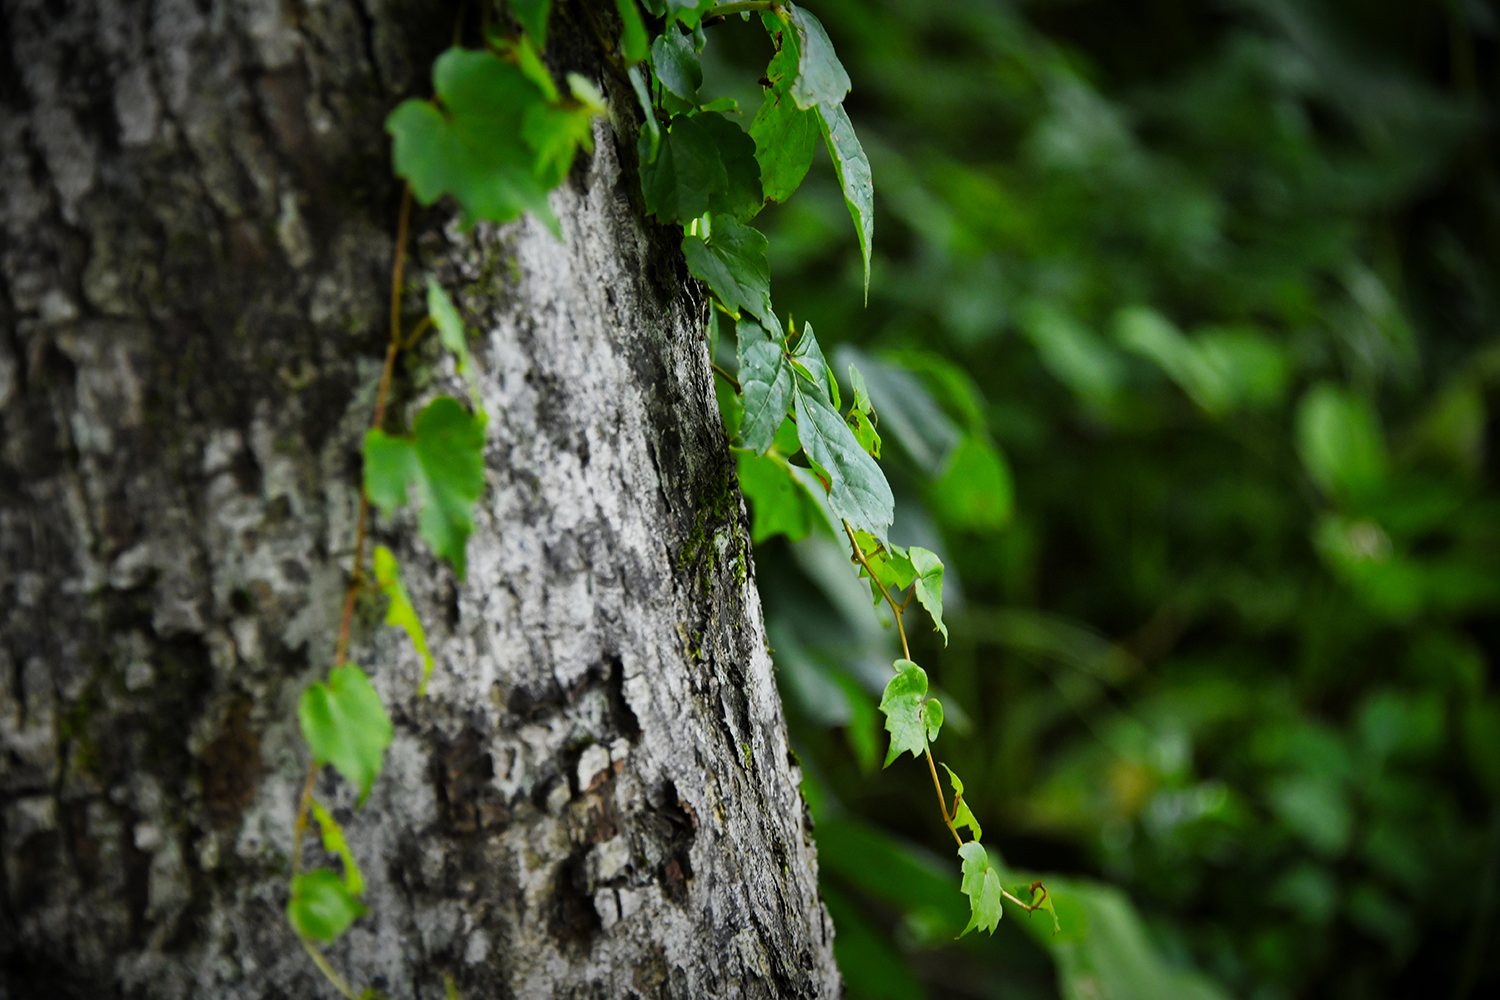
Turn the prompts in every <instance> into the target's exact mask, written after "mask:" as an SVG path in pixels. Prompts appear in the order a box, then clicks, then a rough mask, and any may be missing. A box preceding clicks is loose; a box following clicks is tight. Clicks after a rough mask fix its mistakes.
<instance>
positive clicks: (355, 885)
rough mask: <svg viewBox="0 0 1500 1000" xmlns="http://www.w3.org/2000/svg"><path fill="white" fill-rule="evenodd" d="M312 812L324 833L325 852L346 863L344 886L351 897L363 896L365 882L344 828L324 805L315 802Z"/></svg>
mask: <svg viewBox="0 0 1500 1000" xmlns="http://www.w3.org/2000/svg"><path fill="white" fill-rule="evenodd" d="M312 811H313V819H315V820H317V821H318V829H319V830H321V831H323V850H325V851H327V852H328V853H329V854H337V855H338V856H339V858H340V860H342V861H343V862H344V886H345V887H346V888H347V889H348V890H349V894H350V895H352V896H363V895H364V894H365V880H364V877H363V876H362V875H360V873H359V865H357V864H355V863H354V854H353V852H352V851H350V850H349V841H348V840H347V839H346V838H345V837H344V829H343V827H341V826H339V824H338V821H337V820H335V819H334V818H333V817H332V816H330V815H329V814H328V810H327V809H324V808H323V805H322V803H320V802H314V803H313V804H312Z"/></svg>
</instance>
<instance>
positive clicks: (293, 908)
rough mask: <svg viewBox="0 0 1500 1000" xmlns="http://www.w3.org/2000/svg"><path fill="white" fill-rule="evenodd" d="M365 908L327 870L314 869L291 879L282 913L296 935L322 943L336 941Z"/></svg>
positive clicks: (365, 910)
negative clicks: (284, 908) (288, 895)
mask: <svg viewBox="0 0 1500 1000" xmlns="http://www.w3.org/2000/svg"><path fill="white" fill-rule="evenodd" d="M369 912H370V911H369V910H367V909H366V908H365V907H364V906H363V905H362V904H361V903H360V901H359V900H357V899H355V898H354V896H353V895H351V894H350V892H349V887H348V886H346V885H344V883H343V882H341V881H339V877H338V875H336V874H334V872H333V871H332V870H331V869H328V868H318V869H315V870H313V871H310V872H307V873H306V874H303V875H298V876H297V877H296V878H294V879H292V899H291V902H289V903H287V904H286V916H287V919H288V920H290V921H291V923H292V927H294V928H295V929H296V931H297V933H298V934H300V935H302V936H303V937H305V938H311V939H312V940H314V941H322V942H324V943H327V942H330V941H334V940H337V938H338V937H339V935H341V934H343V933H344V932H345V931H347V930H348V929H349V925H350V924H352V923H354V918H356V917H361V916H364V915H365V914H366V913H369Z"/></svg>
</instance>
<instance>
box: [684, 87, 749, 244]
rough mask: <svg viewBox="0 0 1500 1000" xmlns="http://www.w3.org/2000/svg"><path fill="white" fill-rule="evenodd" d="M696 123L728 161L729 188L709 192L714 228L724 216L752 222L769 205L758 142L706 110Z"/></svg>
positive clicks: (727, 180) (720, 156)
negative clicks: (756, 147) (762, 181)
mask: <svg viewBox="0 0 1500 1000" xmlns="http://www.w3.org/2000/svg"><path fill="white" fill-rule="evenodd" d="M694 118H695V120H696V121H697V122H698V123H699V124H700V125H702V126H703V127H704V129H706V130H707V131H708V134H709V135H710V136H711V137H712V138H713V141H714V148H715V149H717V150H718V151H719V158H720V159H721V160H723V162H724V174H725V185H724V187H723V188H721V189H719V190H717V191H712V192H710V193H709V198H708V208H709V211H711V212H713V213H714V228H715V229H717V228H718V227H719V223H720V222H721V221H722V220H723V218H724V216H726V215H732V216H734V217H735V218H736V219H749V218H750V217H751V216H753V215H755V213H756V212H759V211H760V209H761V206H762V205H764V204H765V203H766V198H765V195H764V194H763V193H762V191H761V184H760V162H759V161H758V160H756V158H755V140H754V139H752V138H750V137H749V136H748V135H746V134H745V130H744V129H742V128H740V127H739V126H738V125H736V124H735V123H734V122H732V121H730V120H729V119H728V118H726V117H724V116H723V115H721V114H718V113H716V112H709V111H705V112H703V113H701V114H698V115H695V116H694Z"/></svg>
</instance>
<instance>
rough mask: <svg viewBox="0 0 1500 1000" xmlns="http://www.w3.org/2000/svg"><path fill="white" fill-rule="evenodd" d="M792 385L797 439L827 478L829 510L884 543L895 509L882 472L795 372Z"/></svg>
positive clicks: (805, 381)
mask: <svg viewBox="0 0 1500 1000" xmlns="http://www.w3.org/2000/svg"><path fill="white" fill-rule="evenodd" d="M793 386H794V394H795V396H796V408H797V436H798V439H799V440H800V441H801V442H802V448H803V450H804V451H806V452H807V457H808V458H809V459H811V460H812V461H813V462H816V463H817V464H818V466H819V467H820V468H821V469H822V470H823V471H824V473H826V474H827V476H828V504H829V506H830V507H832V508H833V512H834V513H835V514H836V515H838V516H839V517H841V518H843V519H844V520H845V521H848V522H849V524H850V525H851V526H853V527H855V528H858V529H860V530H861V531H868V532H869V533H870V534H872V535H874V536H876V537H877V538H880V539H884V538H885V533H886V529H887V528H888V527H890V523H891V517H892V514H893V512H894V509H895V498H894V497H892V496H891V487H890V485H889V484H888V483H887V482H886V481H885V474H884V473H882V472H881V471H880V466H878V465H876V464H875V460H874V459H873V458H871V457H870V455H869V453H868V452H866V451H865V450H864V449H863V448H861V447H860V446H859V442H858V441H856V440H855V439H854V433H853V432H852V431H850V430H849V425H848V424H846V423H844V418H843V417H841V416H839V412H838V411H837V410H835V409H834V408H833V407H831V406H829V405H828V402H827V400H826V399H825V397H824V396H823V394H822V393H821V392H819V391H818V388H817V387H816V386H815V385H813V384H812V383H811V382H809V381H808V380H807V379H806V378H804V377H803V376H802V375H801V374H798V376H797V377H796V379H795V380H794V381H793Z"/></svg>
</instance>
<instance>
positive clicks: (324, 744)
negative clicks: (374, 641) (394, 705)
mask: <svg viewBox="0 0 1500 1000" xmlns="http://www.w3.org/2000/svg"><path fill="white" fill-rule="evenodd" d="M297 719H298V721H299V722H300V723H301V725H302V738H303V739H305V740H306V741H307V745H308V747H310V748H311V749H312V753H313V759H314V760H316V761H317V762H319V763H329V764H332V765H333V766H334V767H336V768H338V769H339V773H340V774H342V775H343V776H344V777H345V778H346V779H347V780H348V781H349V782H351V783H352V784H353V785H354V786H355V787H356V788H358V789H359V801H360V802H361V803H363V802H364V800H365V798H366V796H368V795H369V794H370V786H371V785H372V784H374V782H375V778H376V776H377V775H379V774H380V768H381V763H382V761H383V759H384V757H385V748H386V747H388V746H390V744H391V735H392V733H393V730H392V728H391V720H390V716H388V715H386V713H385V705H384V704H382V703H381V701H380V695H379V694H377V693H376V691H375V688H374V687H373V686H372V685H371V684H370V679H369V678H368V677H366V676H365V672H364V671H363V670H361V669H359V668H358V667H355V666H345V667H335V668H334V669H333V670H332V671H331V672H330V673H329V675H328V683H326V684H324V683H323V682H322V681H318V682H316V683H314V684H313V685H312V686H311V687H309V688H308V689H307V690H306V691H304V692H303V693H302V700H301V701H300V702H298V704H297Z"/></svg>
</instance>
